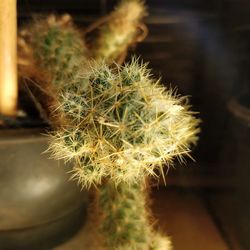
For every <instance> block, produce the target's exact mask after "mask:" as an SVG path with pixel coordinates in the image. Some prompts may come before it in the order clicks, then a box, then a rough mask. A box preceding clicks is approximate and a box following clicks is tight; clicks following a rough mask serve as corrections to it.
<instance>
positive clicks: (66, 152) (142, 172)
mask: <svg viewBox="0 0 250 250" xmlns="http://www.w3.org/2000/svg"><path fill="white" fill-rule="evenodd" d="M82 79H83V80H82V81H80V82H77V85H71V86H70V87H68V88H67V91H62V92H61V93H60V94H59V96H60V97H59V99H60V105H59V106H58V107H57V110H59V111H60V112H61V113H63V114H64V116H65V117H67V119H68V120H69V121H71V122H73V123H74V124H75V126H74V127H72V126H65V127H63V128H62V129H61V130H58V131H55V132H53V133H51V135H50V139H51V140H50V148H49V151H51V153H52V155H53V157H54V158H55V159H64V160H66V161H69V160H73V161H74V162H75V167H74V169H73V172H74V173H73V176H74V177H76V178H77V179H78V181H79V182H80V183H81V184H82V185H83V186H84V187H90V186H91V185H92V184H94V185H96V184H100V183H101V181H102V180H103V178H109V179H111V180H112V181H113V182H114V183H116V184H119V183H120V182H127V183H136V182H137V181H138V180H140V179H141V178H142V176H154V175H155V171H154V170H155V169H160V170H162V168H163V166H164V165H166V164H168V165H169V164H171V162H172V160H173V159H174V157H179V159H180V160H181V159H182V157H183V156H184V155H188V154H189V152H190V145H191V144H193V143H195V141H196V139H197V136H196V135H197V133H198V131H199V129H198V127H197V126H198V123H199V120H198V119H196V118H195V117H194V116H193V112H191V111H190V110H189V106H188V105H187V104H186V103H187V99H186V98H183V97H182V98H181V97H178V96H176V95H175V94H174V92H173V91H171V90H166V89H165V87H163V86H161V85H160V84H159V81H158V80H155V79H153V78H152V77H151V76H150V71H149V70H148V69H147V67H146V65H145V64H143V63H140V62H139V61H138V60H137V59H133V60H132V62H131V63H130V64H125V65H124V66H119V65H115V66H114V67H112V68H111V67H108V66H106V65H105V64H98V65H95V66H92V69H91V70H90V72H89V73H86V74H85V75H83V76H82Z"/></svg>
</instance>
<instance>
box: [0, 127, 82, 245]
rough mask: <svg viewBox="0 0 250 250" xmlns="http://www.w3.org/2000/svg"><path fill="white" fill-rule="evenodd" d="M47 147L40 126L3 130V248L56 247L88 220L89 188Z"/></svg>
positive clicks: (0, 223) (0, 204) (0, 186)
mask: <svg viewBox="0 0 250 250" xmlns="http://www.w3.org/2000/svg"><path fill="white" fill-rule="evenodd" d="M46 148H47V138H46V137H45V136H42V135H41V133H40V131H38V130H34V129H32V130H27V129H20V130H14V129H13V130H0V159H1V161H0V248H1V250H5V249H6V250H7V249H11V250H13V249H15V250H18V249H25V250H27V249H29V250H32V249H35V250H38V249H46V250H48V249H51V248H52V247H53V246H55V245H56V244H59V243H60V242H62V241H64V240H65V239H67V238H68V237H70V236H71V235H73V234H74V232H76V231H77V230H78V229H79V228H80V226H81V225H82V223H83V221H84V217H85V215H86V209H85V208H86V198H87V195H86V192H85V191H82V192H81V191H80V187H78V186H77V184H76V183H75V182H73V181H69V177H70V175H69V174H67V173H66V172H67V171H69V170H70V166H67V165H65V164H64V163H62V162H58V161H54V160H51V159H48V157H49V155H48V154H42V153H43V152H44V151H45V150H46Z"/></svg>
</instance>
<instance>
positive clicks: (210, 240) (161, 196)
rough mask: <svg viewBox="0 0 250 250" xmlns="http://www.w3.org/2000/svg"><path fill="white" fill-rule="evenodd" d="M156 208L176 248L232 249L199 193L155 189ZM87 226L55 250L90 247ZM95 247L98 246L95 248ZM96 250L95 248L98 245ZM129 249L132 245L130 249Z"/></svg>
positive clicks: (180, 249)
mask: <svg viewBox="0 0 250 250" xmlns="http://www.w3.org/2000/svg"><path fill="white" fill-rule="evenodd" d="M151 197H152V198H153V201H154V202H153V212H154V215H155V217H156V219H157V220H158V222H159V223H158V224H159V226H158V229H161V231H162V232H164V233H165V234H168V235H169V236H170V237H171V238H172V241H173V245H174V250H231V249H232V248H229V247H228V246H227V243H226V241H225V240H224V238H223V237H222V235H221V233H220V231H219V229H218V228H217V226H216V224H215V222H214V220H213V218H212V216H211V215H210V213H209V210H208V209H207V208H206V206H205V205H204V200H203V197H201V196H200V195H199V194H195V193H190V192H187V191H185V192H183V191H178V190H176V189H167V188H160V189H154V190H153V192H152V194H151ZM91 236H92V235H90V234H89V233H88V230H86V229H85V228H82V230H81V231H80V232H79V233H78V234H77V235H75V237H73V238H72V239H70V240H69V241H67V242H65V243H64V244H63V245H61V246H59V247H57V248H56V249H55V250H73V249H74V250H83V249H88V250H89V249H90V248H89V247H90V246H87V245H84V244H86V243H85V242H86V238H88V239H89V242H92V244H93V245H94V244H95V243H96V240H95V239H91ZM93 249H95V248H93ZM95 250H96V249H95ZM128 250H129V249H128Z"/></svg>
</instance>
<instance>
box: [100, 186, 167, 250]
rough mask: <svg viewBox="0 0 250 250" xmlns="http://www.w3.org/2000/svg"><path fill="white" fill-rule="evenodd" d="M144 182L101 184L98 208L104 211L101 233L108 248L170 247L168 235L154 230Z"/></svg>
mask: <svg viewBox="0 0 250 250" xmlns="http://www.w3.org/2000/svg"><path fill="white" fill-rule="evenodd" d="M144 187H145V185H144V183H136V184H131V185H128V184H126V183H121V184H119V185H117V186H115V185H114V183H112V182H109V183H106V184H105V185H102V186H101V187H100V191H99V197H98V198H99V199H98V201H99V204H98V208H99V210H100V212H101V216H102V223H101V225H100V227H101V228H100V230H101V233H102V234H103V236H104V238H105V239H106V245H105V249H108V250H113V249H117V250H118V249H119V250H127V249H131V250H140V249H141V250H170V249H171V244H170V242H169V240H168V238H167V237H160V236H159V235H158V234H155V233H154V232H153V228H152V226H151V224H150V218H149V213H148V211H147V204H148V202H147V197H146V194H147V192H146V190H144Z"/></svg>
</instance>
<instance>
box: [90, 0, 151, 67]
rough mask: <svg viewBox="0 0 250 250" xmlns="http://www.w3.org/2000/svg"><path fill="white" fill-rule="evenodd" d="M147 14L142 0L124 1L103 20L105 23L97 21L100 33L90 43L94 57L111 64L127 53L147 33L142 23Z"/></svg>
mask: <svg viewBox="0 0 250 250" xmlns="http://www.w3.org/2000/svg"><path fill="white" fill-rule="evenodd" d="M145 14H146V10H145V6H144V4H143V1H142V0H122V1H121V3H120V4H119V5H118V6H117V7H116V9H115V10H114V11H113V12H112V13H111V14H109V15H108V16H107V17H105V18H104V19H103V20H101V21H103V22H100V21H97V23H96V24H97V27H98V28H99V33H98V35H97V37H96V38H95V40H93V41H92V43H90V47H91V53H92V57H93V58H94V59H95V60H97V61H102V60H105V61H106V62H108V63H110V62H113V61H114V60H116V59H117V58H118V57H119V56H121V54H122V53H126V51H127V49H128V47H129V46H130V45H132V44H134V43H136V42H138V41H139V40H141V39H142V38H143V37H144V35H145V33H146V31H145V28H144V27H145V26H144V25H143V24H142V23H141V20H142V18H143V17H144V16H145ZM91 27H92V26H91ZM91 27H90V28H91ZM93 28H95V25H93Z"/></svg>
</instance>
